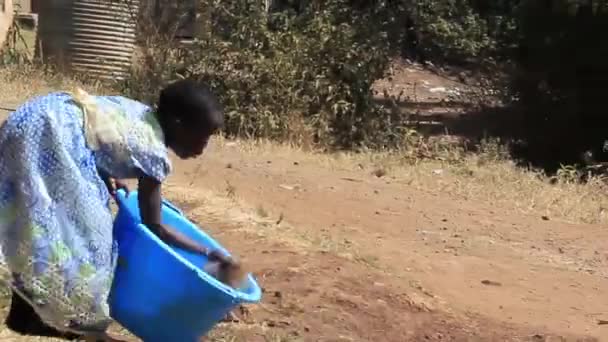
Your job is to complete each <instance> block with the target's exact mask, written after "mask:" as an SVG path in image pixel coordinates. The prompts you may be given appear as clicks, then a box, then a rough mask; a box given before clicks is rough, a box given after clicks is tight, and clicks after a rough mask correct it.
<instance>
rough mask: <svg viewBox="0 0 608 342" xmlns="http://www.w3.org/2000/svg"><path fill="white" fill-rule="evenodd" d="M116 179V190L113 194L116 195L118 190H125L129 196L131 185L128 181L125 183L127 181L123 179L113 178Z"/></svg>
mask: <svg viewBox="0 0 608 342" xmlns="http://www.w3.org/2000/svg"><path fill="white" fill-rule="evenodd" d="M112 180H113V181H114V192H112V193H111V194H112V196H116V192H117V191H118V190H124V192H125V193H126V195H127V196H129V186H128V185H127V183H125V181H123V180H121V179H115V178H113V179H112Z"/></svg>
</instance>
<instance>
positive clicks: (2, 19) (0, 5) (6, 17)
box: [0, 0, 15, 47]
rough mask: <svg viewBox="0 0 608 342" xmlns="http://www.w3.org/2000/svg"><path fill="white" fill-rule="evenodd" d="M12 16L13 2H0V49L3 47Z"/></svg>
mask: <svg viewBox="0 0 608 342" xmlns="http://www.w3.org/2000/svg"><path fill="white" fill-rule="evenodd" d="M14 15H15V12H14V7H13V0H0V47H2V46H4V42H5V41H6V35H7V34H8V30H9V29H10V27H11V25H12V24H13V18H14Z"/></svg>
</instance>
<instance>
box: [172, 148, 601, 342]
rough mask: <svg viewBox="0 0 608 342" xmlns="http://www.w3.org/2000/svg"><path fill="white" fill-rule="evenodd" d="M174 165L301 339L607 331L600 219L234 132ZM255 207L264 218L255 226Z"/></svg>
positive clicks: (268, 311) (529, 336) (183, 188)
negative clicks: (244, 144)
mask: <svg viewBox="0 0 608 342" xmlns="http://www.w3.org/2000/svg"><path fill="white" fill-rule="evenodd" d="M176 170H178V171H177V174H176V175H175V176H174V178H172V180H171V182H170V185H169V187H168V189H169V190H168V191H169V194H170V195H169V196H170V198H174V199H175V200H176V201H177V202H178V203H182V206H184V207H186V208H191V209H190V210H189V211H188V212H190V213H191V215H192V216H193V217H194V218H195V219H197V220H198V221H199V222H201V224H203V225H208V226H209V227H210V230H211V231H212V232H214V233H215V234H216V235H217V236H218V237H219V239H220V240H221V241H223V242H225V243H226V245H228V246H230V247H231V248H232V249H233V250H235V251H237V253H239V254H241V255H243V256H246V260H248V261H250V262H251V265H252V267H253V269H254V271H255V272H256V274H257V276H258V277H259V278H260V281H261V283H262V285H263V286H264V288H265V290H266V295H265V299H264V304H263V305H261V306H257V307H255V306H254V307H252V308H251V311H252V313H253V314H252V317H253V319H254V320H256V321H258V322H259V320H262V322H265V321H266V323H271V325H272V326H271V328H272V329H273V330H278V331H284V332H285V333H287V334H289V333H292V334H294V335H295V336H299V337H301V338H302V340H305V341H334V340H345V341H372V340H375V339H383V338H384V339H385V340H387V341H410V340H411V341H420V340H438V341H439V340H448V341H505V340H513V341H528V340H530V341H562V340H567V341H587V340H588V341H593V340H598V341H603V340H608V328H606V327H605V326H602V325H598V322H599V320H601V319H606V315H608V295H606V294H605V293H604V292H603V289H605V288H606V286H607V285H608V278H607V276H608V268H607V266H608V249H607V248H606V247H607V246H608V245H607V244H606V241H608V231H606V229H605V227H602V226H591V225H575V224H568V223H563V222H556V221H547V220H544V219H543V218H542V217H541V216H523V215H521V214H519V213H517V212H515V211H514V210H512V209H510V208H496V207H488V206H486V205H483V204H480V203H475V202H472V201H466V200H462V199H459V198H454V197H450V196H449V195H442V194H441V193H428V192H424V191H420V190H415V189H412V188H409V187H408V185H407V183H408V180H407V179H400V178H399V177H398V176H394V177H386V179H385V178H384V177H382V178H378V177H376V176H375V175H372V174H370V173H369V172H367V171H365V170H361V169H359V170H357V169H355V170H348V169H339V168H336V167H335V166H333V167H329V166H327V165H319V164H315V163H314V159H308V160H306V161H301V160H299V158H298V155H292V156H291V157H289V155H288V154H285V155H282V154H276V153H264V152H262V151H257V152H255V153H253V152H252V151H249V152H247V151H243V149H240V148H239V146H238V144H235V145H231V144H221V146H217V145H216V146H214V147H212V149H211V150H210V151H209V153H208V155H207V156H205V157H203V159H202V160H201V161H198V162H181V163H177V165H176ZM201 188H202V189H205V190H203V193H202V194H200V195H199V194H197V192H198V190H197V189H201ZM218 194H219V195H218ZM217 196H221V197H226V198H232V197H235V198H236V199H235V200H233V201H232V202H234V203H233V204H232V205H230V204H225V203H224V204H221V205H220V204H217V203H220V202H221V201H218V199H217V198H216V197H217ZM212 202H215V203H216V204H215V205H214V204H212ZM237 203H241V204H237ZM243 203H245V204H243ZM243 206H245V207H243ZM228 207H229V208H232V209H230V210H231V213H230V214H226V212H224V213H223V212H222V208H228ZM239 208H240V209H239ZM243 208H249V212H253V214H250V215H249V217H247V216H246V215H242V214H238V211H239V210H243V211H244V212H246V209H243ZM226 211H228V209H226ZM235 211H236V212H237V213H235ZM239 215H241V216H239ZM226 217H228V218H229V219H226ZM235 217H236V218H235ZM252 217H253V218H252ZM255 217H258V218H259V217H262V218H266V219H267V220H266V221H267V222H266V223H262V224H260V225H254V226H253V227H251V226H250V225H253V223H254V222H256V220H257V219H256V218H255ZM237 218H238V219H237ZM237 221H240V222H241V223H239V224H237V225H236V227H235V225H234V224H233V223H231V222H237ZM278 221H282V222H280V223H279V224H277V223H276V222H278ZM284 222H287V223H286V224H287V226H285V225H286V224H285V223H284ZM256 227H257V228H256ZM243 232H246V233H248V234H252V236H251V237H247V238H243V237H240V234H242V233H243ZM277 241H282V243H277ZM247 340H249V339H247Z"/></svg>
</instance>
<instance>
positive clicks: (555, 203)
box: [217, 139, 608, 223]
mask: <svg viewBox="0 0 608 342" xmlns="http://www.w3.org/2000/svg"><path fill="white" fill-rule="evenodd" d="M217 141H218V144H226V143H231V144H234V142H228V141H226V140H223V139H218V140H217ZM237 144H238V146H239V148H240V149H241V150H242V151H244V152H246V153H251V154H254V155H257V156H260V155H268V156H277V157H280V156H283V157H289V158H290V159H293V160H299V161H301V162H303V163H314V164H316V165H319V166H321V167H325V168H328V169H333V170H355V169H361V170H363V171H364V172H368V173H369V174H374V175H376V176H380V177H390V178H393V179H394V181H395V182H398V183H404V184H406V185H408V186H410V187H414V188H416V189H419V190H422V191H428V192H436V193H437V192H440V193H445V194H446V195H450V196H455V197H458V198H461V199H464V200H471V201H476V202H482V203H485V204H487V205H488V206H500V207H501V208H506V209H509V208H511V209H513V210H517V211H519V212H521V213H524V214H538V215H546V216H548V217H551V218H552V219H561V220H565V221H569V222H575V223H606V222H608V186H607V185H606V183H605V182H604V181H603V179H601V178H591V179H590V181H589V182H587V183H584V184H581V183H580V182H577V181H576V177H574V176H573V175H572V173H571V172H569V171H568V169H564V172H561V173H559V174H558V175H557V176H554V177H548V176H547V175H545V174H544V173H542V172H540V171H536V170H527V169H523V168H521V167H518V166H517V165H516V164H515V163H514V162H513V161H512V160H509V158H508V155H507V153H506V152H505V148H504V147H501V146H500V145H499V144H498V143H496V142H486V143H485V144H484V146H482V148H481V152H480V153H477V154H473V153H463V152H462V151H460V150H459V149H458V148H457V147H453V148H452V149H450V147H449V146H446V145H445V144H444V143H441V142H436V144H439V145H441V147H439V148H436V150H437V151H439V152H438V153H437V156H436V158H432V159H431V158H418V159H417V158H412V157H410V155H411V153H407V154H406V153H403V152H386V153H371V152H370V153H349V152H345V153H334V154H325V153H320V152H314V151H307V150H303V149H301V148H299V147H297V146H293V145H289V144H277V143H275V142H269V141H239V142H237Z"/></svg>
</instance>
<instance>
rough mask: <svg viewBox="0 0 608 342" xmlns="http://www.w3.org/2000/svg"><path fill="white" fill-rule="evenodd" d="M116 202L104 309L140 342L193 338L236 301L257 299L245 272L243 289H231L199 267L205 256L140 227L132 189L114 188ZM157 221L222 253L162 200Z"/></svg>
mask: <svg viewBox="0 0 608 342" xmlns="http://www.w3.org/2000/svg"><path fill="white" fill-rule="evenodd" d="M117 202H118V205H119V211H118V215H117V217H116V220H115V222H114V236H115V238H116V239H117V241H118V248H119V261H118V266H117V269H116V275H115V278H114V283H113V285H112V292H111V294H110V310H111V315H112V317H113V318H114V319H115V320H116V321H117V322H119V323H120V324H122V325H123V326H124V327H125V328H127V329H128V330H129V331H131V333H133V334H135V335H136V336H138V337H139V338H141V339H142V340H144V341H145V342H157V341H158V342H161V341H163V342H165V341H172V342H195V341H198V340H199V338H200V337H201V336H203V335H206V334H207V333H208V332H209V330H211V328H213V326H214V325H215V324H216V323H217V322H218V321H220V320H221V319H222V318H223V317H224V316H225V315H226V314H227V313H228V312H229V311H230V310H231V309H233V308H234V307H235V306H237V305H238V304H241V303H255V302H259V301H260V299H261V290H260V287H259V286H258V284H257V283H256V281H255V280H254V278H253V277H252V276H251V275H249V280H248V283H247V286H245V289H242V290H240V291H237V290H233V289H232V288H230V287H228V286H226V285H224V284H222V283H221V282H219V281H217V280H216V279H215V278H213V277H212V276H209V275H208V274H207V273H205V272H204V271H202V270H201V268H202V266H203V265H204V264H205V262H206V258H205V257H202V256H199V255H194V254H191V253H189V252H186V251H182V250H177V249H172V248H170V247H169V246H167V245H166V244H165V243H164V242H162V241H161V240H160V239H159V238H158V237H156V235H154V234H153V233H152V232H150V231H149V230H148V229H147V228H146V227H144V226H143V225H142V224H141V219H140V216H139V208H138V205H137V193H136V192H131V193H130V194H129V196H128V197H126V196H125V193H124V192H123V191H119V193H118V195H117ZM162 220H163V223H166V224H169V225H171V226H172V227H175V228H176V229H179V230H180V231H181V232H182V233H183V234H186V235H188V236H189V237H190V238H192V239H194V240H195V241H197V242H199V243H201V244H203V245H205V246H208V247H212V248H220V249H221V250H224V251H226V250H225V249H224V248H223V247H222V246H221V245H220V244H219V243H217V242H216V241H215V240H213V239H212V238H211V237H210V236H208V235H207V234H205V233H203V232H202V231H201V230H200V229H199V228H198V227H197V226H196V225H194V224H193V223H192V222H190V221H189V220H188V219H186V218H185V217H184V216H183V215H182V213H181V211H180V210H179V209H177V208H176V207H175V206H173V205H172V204H171V203H169V202H167V201H165V202H163V209H162Z"/></svg>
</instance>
